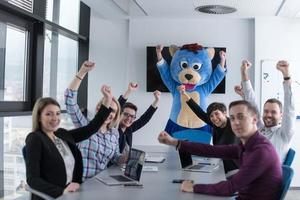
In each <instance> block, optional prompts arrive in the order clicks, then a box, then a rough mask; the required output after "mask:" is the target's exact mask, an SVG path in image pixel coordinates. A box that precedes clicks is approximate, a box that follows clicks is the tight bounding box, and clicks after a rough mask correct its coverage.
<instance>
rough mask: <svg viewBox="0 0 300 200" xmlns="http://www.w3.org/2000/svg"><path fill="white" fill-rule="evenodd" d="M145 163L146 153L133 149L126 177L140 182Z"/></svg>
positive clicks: (126, 169)
mask: <svg viewBox="0 0 300 200" xmlns="http://www.w3.org/2000/svg"><path fill="white" fill-rule="evenodd" d="M144 162H145V152H144V151H141V150H137V149H133V148H131V149H130V152H129V156H128V160H127V163H126V168H125V173H124V175H125V176H127V177H130V178H131V179H133V180H136V181H139V180H140V178H141V173H142V169H143V165H144Z"/></svg>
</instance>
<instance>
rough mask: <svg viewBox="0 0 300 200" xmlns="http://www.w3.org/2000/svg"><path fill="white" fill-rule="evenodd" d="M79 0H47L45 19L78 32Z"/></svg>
mask: <svg viewBox="0 0 300 200" xmlns="http://www.w3.org/2000/svg"><path fill="white" fill-rule="evenodd" d="M79 9H80V0H60V1H57V0H48V1H47V9H46V19H47V20H49V21H52V22H54V23H57V24H59V25H60V26H62V27H64V28H67V29H69V30H71V31H73V32H75V33H78V28H79Z"/></svg>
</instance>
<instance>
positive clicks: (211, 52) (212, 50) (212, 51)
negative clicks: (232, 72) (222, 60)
mask: <svg viewBox="0 0 300 200" xmlns="http://www.w3.org/2000/svg"><path fill="white" fill-rule="evenodd" d="M206 50H207V53H208V56H209V58H210V59H213V57H214V55H215V49H214V48H211V47H210V48H207V49H206Z"/></svg>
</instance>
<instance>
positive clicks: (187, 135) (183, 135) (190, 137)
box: [173, 130, 211, 144]
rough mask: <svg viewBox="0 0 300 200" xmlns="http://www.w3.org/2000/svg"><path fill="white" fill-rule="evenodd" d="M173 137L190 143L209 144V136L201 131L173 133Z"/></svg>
mask: <svg viewBox="0 0 300 200" xmlns="http://www.w3.org/2000/svg"><path fill="white" fill-rule="evenodd" d="M173 137H174V138H177V139H180V140H187V141H190V142H199V143H204V144H210V141H211V134H210V133H208V132H205V131H201V130H183V131H178V132H175V133H173Z"/></svg>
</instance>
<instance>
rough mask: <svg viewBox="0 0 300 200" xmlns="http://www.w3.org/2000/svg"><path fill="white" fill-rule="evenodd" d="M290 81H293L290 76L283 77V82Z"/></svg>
mask: <svg viewBox="0 0 300 200" xmlns="http://www.w3.org/2000/svg"><path fill="white" fill-rule="evenodd" d="M290 79H291V77H290V76H287V77H283V80H285V81H288V80H290Z"/></svg>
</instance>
